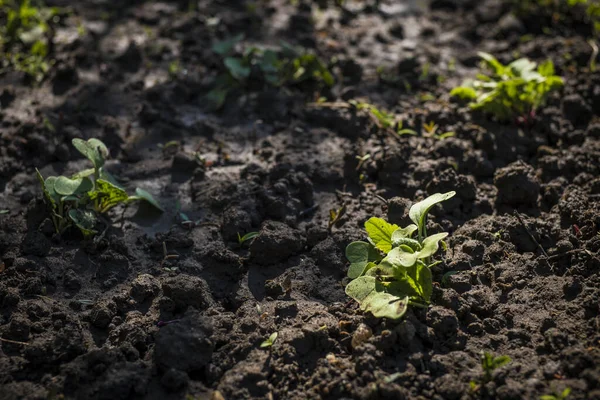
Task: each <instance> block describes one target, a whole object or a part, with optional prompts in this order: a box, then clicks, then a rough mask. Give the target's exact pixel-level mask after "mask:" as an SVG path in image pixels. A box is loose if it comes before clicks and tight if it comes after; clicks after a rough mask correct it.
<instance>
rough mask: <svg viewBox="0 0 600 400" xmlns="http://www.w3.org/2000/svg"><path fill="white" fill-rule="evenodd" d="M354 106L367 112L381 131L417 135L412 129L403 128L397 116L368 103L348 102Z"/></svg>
mask: <svg viewBox="0 0 600 400" xmlns="http://www.w3.org/2000/svg"><path fill="white" fill-rule="evenodd" d="M348 103H349V104H350V105H352V106H354V107H355V108H356V109H357V110H366V111H367V112H368V113H369V115H370V116H371V119H372V120H373V122H374V123H375V124H376V125H377V127H378V128H379V129H382V130H385V131H390V132H395V133H396V134H397V135H399V136H402V135H416V134H417V132H415V131H414V130H412V129H405V128H403V127H402V125H403V123H402V120H401V119H400V118H399V117H398V116H396V115H395V114H392V113H389V112H386V111H383V110H380V109H378V108H377V107H375V106H374V105H373V104H370V103H366V102H364V101H357V100H350V101H349V102H348Z"/></svg>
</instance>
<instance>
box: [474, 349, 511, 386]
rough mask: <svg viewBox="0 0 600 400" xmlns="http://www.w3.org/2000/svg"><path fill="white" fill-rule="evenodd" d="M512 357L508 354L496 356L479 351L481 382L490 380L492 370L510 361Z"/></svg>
mask: <svg viewBox="0 0 600 400" xmlns="http://www.w3.org/2000/svg"><path fill="white" fill-rule="evenodd" d="M511 361H512V359H511V358H510V357H509V356H497V357H494V355H493V354H491V353H488V352H487V351H482V352H481V368H482V369H483V383H487V382H490V381H491V380H492V372H493V371H494V370H495V369H497V368H500V367H503V366H505V365H506V364H508V363H510V362H511Z"/></svg>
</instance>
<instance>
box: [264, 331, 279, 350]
mask: <svg viewBox="0 0 600 400" xmlns="http://www.w3.org/2000/svg"><path fill="white" fill-rule="evenodd" d="M276 340H277V332H273V333H271V335H270V336H269V337H268V338H267V339H265V340H264V341H263V342H262V343H261V344H260V348H261V349H266V348H269V347H271V346H273V345H274V344H275V341H276Z"/></svg>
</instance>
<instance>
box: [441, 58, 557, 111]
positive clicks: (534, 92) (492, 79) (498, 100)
mask: <svg viewBox="0 0 600 400" xmlns="http://www.w3.org/2000/svg"><path fill="white" fill-rule="evenodd" d="M479 56H480V57H481V58H482V59H483V64H484V66H485V67H486V70H484V71H483V72H482V73H479V74H478V75H477V78H476V79H474V80H468V81H465V82H464V83H463V85H462V86H459V87H457V88H454V89H452V91H451V92H450V96H452V97H455V98H459V99H461V100H466V101H470V103H469V106H470V107H471V108H472V109H473V110H481V111H483V112H485V113H488V114H491V115H493V116H494V117H496V119H498V120H499V121H509V120H516V121H522V122H528V121H530V120H531V119H532V118H533V117H535V111H536V109H537V108H539V107H540V106H542V105H544V103H545V101H546V98H547V97H548V94H549V93H551V92H553V91H556V90H558V89H560V88H562V86H563V80H562V78H561V77H559V76H556V75H554V64H553V63H552V61H549V60H548V61H546V62H544V63H542V64H540V65H539V66H538V64H537V63H535V62H533V61H531V60H529V59H527V58H520V59H518V60H515V61H513V62H511V63H510V64H508V65H503V64H502V63H500V61H498V60H497V59H496V58H495V57H494V56H492V55H491V54H488V53H479ZM485 72H487V74H486V73H485Z"/></svg>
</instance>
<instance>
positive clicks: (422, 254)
mask: <svg viewBox="0 0 600 400" xmlns="http://www.w3.org/2000/svg"><path fill="white" fill-rule="evenodd" d="M446 236H448V233H447V232H442V233H436V234H435V235H431V236H428V237H426V238H425V239H424V240H423V243H421V244H422V246H423V248H422V249H421V250H420V251H419V252H418V253H419V256H418V257H419V258H427V257H431V256H432V255H434V254H435V252H436V251H438V249H439V247H440V246H439V244H440V240H443V239H444V238H446Z"/></svg>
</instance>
